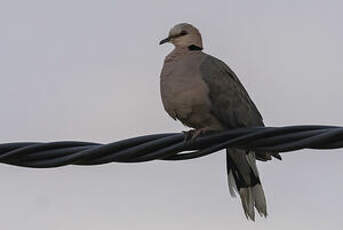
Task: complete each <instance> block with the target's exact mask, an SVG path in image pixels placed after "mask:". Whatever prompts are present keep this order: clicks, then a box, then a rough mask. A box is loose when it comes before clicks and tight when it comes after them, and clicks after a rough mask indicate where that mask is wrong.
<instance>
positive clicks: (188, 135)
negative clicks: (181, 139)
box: [183, 128, 208, 142]
mask: <svg viewBox="0 0 343 230" xmlns="http://www.w3.org/2000/svg"><path fill="white" fill-rule="evenodd" d="M207 131H208V130H207V128H201V129H191V130H189V131H183V133H184V135H185V142H194V141H195V140H196V138H198V137H199V136H201V135H203V134H205V133H206V132H207Z"/></svg>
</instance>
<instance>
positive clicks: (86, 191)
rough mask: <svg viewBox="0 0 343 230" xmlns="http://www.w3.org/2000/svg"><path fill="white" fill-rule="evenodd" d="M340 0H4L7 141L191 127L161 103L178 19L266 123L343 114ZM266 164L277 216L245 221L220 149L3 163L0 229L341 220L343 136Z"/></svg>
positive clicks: (329, 225)
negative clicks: (160, 156)
mask: <svg viewBox="0 0 343 230" xmlns="http://www.w3.org/2000/svg"><path fill="white" fill-rule="evenodd" d="M342 12H343V1H339V0H336V1H330V0H328V1H317V0H293V1H286V0H285V1H275V0H259V1H247V0H240V1H233V0H225V1H224V0H222V1H208V0H207V1H200V0H191V1H185V0H182V1H179V0H174V1H157V0H155V1H152V0H150V1H149V0H145V1H115V0H111V1H110V0H98V1H89V0H82V1H81V0H59V1H51V0H49V1H47V0H30V1H24V0H2V1H1V2H0V63H1V64H0V79H1V84H0V105H1V116H0V118H1V119H0V130H1V131H0V142H1V143H6V142H15V141H62V140H81V141H94V142H103V143H108V142H112V141H117V140H120V139H124V138H128V137H133V136H138V135H144V134H153V133H162V132H175V131H181V130H185V129H186V128H185V127H183V126H182V125H181V124H179V123H178V122H175V121H173V120H172V119H170V118H169V117H168V115H167V114H166V113H165V112H164V111H163V108H162V105H161V101H160V95H159V74H160V69H161V66H162V62H163V58H164V56H165V55H167V53H168V52H170V51H171V49H172V47H171V45H165V46H162V47H159V46H158V42H159V40H160V39H162V38H164V37H165V36H166V35H167V33H168V31H169V29H170V27H171V26H173V25H174V24H176V23H180V22H189V23H192V24H194V25H195V26H197V27H198V28H199V29H200V31H201V32H202V34H203V40H204V46H205V52H207V53H210V54H212V55H214V56H216V57H218V58H220V59H222V60H223V61H225V62H226V63H227V64H229V65H230V67H231V68H232V69H233V70H234V71H235V72H236V73H237V75H238V76H239V77H240V79H241V81H242V82H243V84H244V85H245V87H246V88H247V90H248V92H249V93H250V95H251V97H252V98H253V100H254V101H255V103H256V104H257V106H258V108H259V109H260V111H261V113H262V114H263V116H264V120H265V123H266V124H267V125H269V126H286V125H300V124H323V125H324V124H325V125H342V123H343V118H342V113H343V107H342V98H343V91H342V84H343V80H342V78H343V32H342V22H343V14H342ZM283 158H284V160H283V161H277V160H274V161H272V162H268V163H263V162H261V163H259V168H260V174H261V176H262V182H263V185H264V189H265V192H266V196H267V201H268V209H269V214H270V215H269V217H268V218H267V219H262V218H257V221H256V223H252V222H248V221H247V220H246V219H245V217H244V215H243V211H242V208H241V205H240V201H239V199H237V198H236V199H232V198H231V197H230V195H229V192H228V189H227V180H226V173H225V157H224V153H223V152H218V153H216V154H213V155H210V156H208V157H205V158H201V159H195V160H188V161H183V162H163V161H154V162H148V163H140V164H118V163H112V164H107V165H101V166H92V167H80V166H67V167H61V168H55V169H29V168H20V167H14V166H9V165H4V164H2V165H0V180H1V189H0V204H1V206H0V229H4V230H17V229H25V230H31V229H32V230H37V229H38V230H40V229H49V230H50V229H51V230H57V229H59V230H65V229H67V230H69V229H73V230H74V229H81V230H88V229H89V230H94V229H99V230H100V229H101V230H107V229H111V230H113V229H121V230H126V229H149V230H154V229H166V230H168V229H173V230H174V229H199V230H202V229H235V230H240V229H263V230H267V229H273V230H275V229H280V230H282V229H287V230H288V229H301V230H305V229H339V226H341V223H342V212H343V198H342V194H343V182H342V179H341V177H342V174H343V168H342V163H343V149H338V150H332V151H315V150H303V151H296V152H290V153H285V154H283Z"/></svg>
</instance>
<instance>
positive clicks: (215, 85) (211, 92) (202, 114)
mask: <svg viewBox="0 0 343 230" xmlns="http://www.w3.org/2000/svg"><path fill="white" fill-rule="evenodd" d="M165 42H171V43H172V44H174V45H175V49H174V50H173V51H172V52H171V53H170V54H169V55H168V56H167V57H166V58H165V61H164V65H163V68H162V72H161V98H162V102H163V105H164V108H165V110H166V111H167V113H168V114H169V115H170V116H171V117H172V118H174V119H177V120H180V121H181V122H182V123H183V124H185V125H186V126H188V127H191V128H194V129H195V133H196V135H198V134H202V133H204V132H207V131H221V130H225V129H233V128H239V127H253V126H264V124H263V119H262V116H261V114H260V112H259V111H258V109H257V107H256V106H255V104H254V103H253V101H252V100H251V98H250V97H249V95H248V93H247V91H246V90H245V89H244V87H243V85H242V83H241V82H240V81H239V79H238V77H237V76H236V74H235V73H234V72H233V71H232V70H231V69H230V68H229V67H228V66H227V65H226V64H225V63H224V62H222V61H220V60H219V59H217V58H215V57H213V56H211V55H208V54H206V53H204V52H202V51H201V50H202V40H201V35H200V33H199V31H198V30H197V29H196V28H195V27H194V26H192V25H190V24H186V23H182V24H178V25H176V26H175V27H173V28H172V29H171V31H170V33H169V36H168V38H166V39H164V40H162V41H161V43H165ZM271 155H273V154H270V153H256V154H255V153H253V152H249V151H244V150H239V149H227V171H228V181H229V188H230V192H231V194H232V195H234V193H235V192H234V191H237V192H238V194H239V195H240V197H241V201H242V206H243V209H244V212H245V215H246V216H247V218H249V219H252V220H254V218H255V211H254V209H255V208H256V209H257V211H258V212H259V213H260V215H262V216H267V208H266V199H265V196H264V192H263V188H262V185H261V182H260V178H259V175H258V171H257V167H256V157H257V158H258V159H261V160H268V159H271Z"/></svg>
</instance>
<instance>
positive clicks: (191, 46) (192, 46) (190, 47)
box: [188, 45, 202, 51]
mask: <svg viewBox="0 0 343 230" xmlns="http://www.w3.org/2000/svg"><path fill="white" fill-rule="evenodd" d="M188 49H189V50H191V51H193V50H202V48H201V47H199V46H196V45H190V46H188Z"/></svg>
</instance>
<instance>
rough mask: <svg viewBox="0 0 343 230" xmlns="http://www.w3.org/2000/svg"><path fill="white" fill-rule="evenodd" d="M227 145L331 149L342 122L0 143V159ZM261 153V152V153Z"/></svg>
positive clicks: (36, 162)
mask: <svg viewBox="0 0 343 230" xmlns="http://www.w3.org/2000/svg"><path fill="white" fill-rule="evenodd" d="M226 147H236V148H241V149H247V150H252V151H255V152H256V157H257V159H260V158H259V153H263V152H271V153H279V152H280V153H282V152H289V151H295V150H299V149H304V148H308V149H335V148H342V147H343V127H336V126H288V127H278V128H276V127H256V128H241V129H235V130H229V131H225V132H220V133H214V134H211V135H206V136H201V137H198V138H197V139H196V140H195V141H187V142H186V141H184V134H183V133H166V134H155V135H146V136H140V137H134V138H129V139H126V140H122V141H118V142H113V143H110V144H99V143H90V142H76V141H61V142H51V143H36V142H23V143H6V144H0V162H2V163H5V164H11V165H17V166H23V167H33V168H50V167H59V166H64V165H70V164H73V165H99V164H106V163H110V162H144V161H151V160H187V159H192V158H198V157H202V156H206V155H208V154H211V153H214V152H217V151H219V150H221V149H224V148H226ZM261 159H262V158H261Z"/></svg>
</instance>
